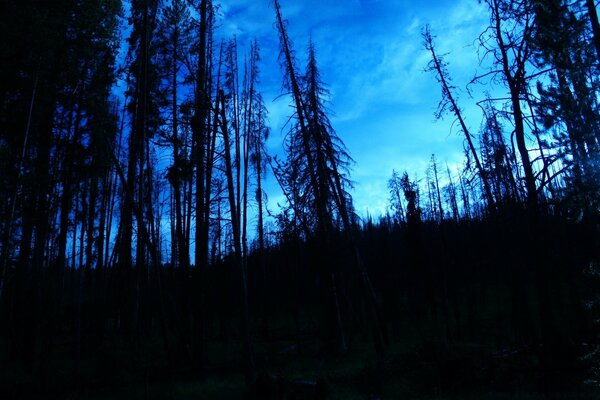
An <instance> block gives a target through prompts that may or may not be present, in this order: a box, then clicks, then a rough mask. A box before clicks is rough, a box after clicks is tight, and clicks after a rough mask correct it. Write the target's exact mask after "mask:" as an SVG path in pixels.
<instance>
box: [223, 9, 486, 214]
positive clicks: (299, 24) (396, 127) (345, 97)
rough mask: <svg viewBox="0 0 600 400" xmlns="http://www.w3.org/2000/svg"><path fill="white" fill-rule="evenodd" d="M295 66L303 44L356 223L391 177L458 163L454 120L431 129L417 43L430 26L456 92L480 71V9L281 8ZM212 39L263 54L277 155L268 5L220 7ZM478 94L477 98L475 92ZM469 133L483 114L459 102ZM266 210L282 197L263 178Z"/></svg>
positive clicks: (428, 81)
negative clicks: (323, 94)
mask: <svg viewBox="0 0 600 400" xmlns="http://www.w3.org/2000/svg"><path fill="white" fill-rule="evenodd" d="M281 7H282V12H283V14H284V17H285V18H286V19H287V20H288V21H289V34H290V36H291V38H292V40H293V43H294V49H295V50H296V53H297V56H298V61H299V65H301V66H302V65H303V64H304V54H305V49H306V45H307V42H308V40H309V38H310V37H311V36H312V39H313V41H314V42H315V44H316V49H317V58H318V63H319V66H320V69H321V77H322V79H323V81H324V82H325V83H327V84H328V87H329V90H330V92H331V99H330V104H329V107H330V109H331V110H332V115H331V120H332V124H333V126H334V128H335V129H336V131H337V133H338V135H339V136H340V137H341V138H342V140H343V141H344V142H345V144H346V146H347V148H348V150H349V152H350V154H351V155H352V157H353V158H354V160H355V162H356V164H355V166H354V168H353V171H352V175H351V178H352V180H353V181H354V182H355V189H354V190H353V191H352V194H353V198H354V203H355V207H356V209H357V211H358V212H359V214H360V215H362V216H364V215H366V213H367V212H369V213H370V214H374V215H378V214H382V213H384V212H385V210H386V206H387V198H388V193H387V186H386V185H387V180H388V179H389V177H390V176H391V174H392V170H393V169H395V170H397V171H404V170H407V171H408V172H409V173H410V175H411V176H415V175H418V176H423V175H424V173H425V169H426V168H427V164H428V162H429V159H430V157H431V154H432V153H435V154H436V157H437V158H438V160H439V161H440V162H441V163H448V164H449V165H450V167H451V169H454V168H458V167H460V165H461V164H462V162H463V159H464V157H463V154H464V152H463V137H462V132H460V131H459V130H458V129H457V128H456V127H452V123H453V120H454V118H453V117H452V116H451V115H448V116H446V118H444V119H443V120H441V121H436V120H435V118H434V111H435V109H436V107H437V104H438V102H439V100H440V97H441V94H440V93H441V92H440V88H439V86H438V84H437V82H436V81H435V77H434V75H433V74H432V73H428V72H424V69H425V67H426V65H427V62H428V61H429V55H428V54H427V52H426V51H425V50H424V48H423V45H422V40H421V30H422V28H423V26H425V25H426V24H429V25H430V26H431V30H432V32H433V34H434V35H436V36H437V40H436V44H437V49H438V51H439V52H440V53H449V54H448V55H447V61H449V62H450V65H449V71H450V73H451V75H452V77H453V80H454V84H455V85H456V86H457V87H458V88H459V89H461V88H464V87H465V85H466V83H468V82H469V81H470V80H471V78H473V76H474V75H475V74H476V72H477V71H478V70H482V68H479V67H478V58H477V50H476V47H475V40H476V39H477V36H478V35H479V34H480V33H481V32H482V31H483V29H484V28H485V26H486V22H487V16H486V12H485V8H484V6H482V5H481V4H479V2H478V1H476V0H458V1H439V0H438V1H435V0H422V1H418V2H415V1H408V0H406V1H405V0H348V1H338V0H320V1H317V0H306V1H298V0H295V1H291V0H281ZM221 14H222V15H221V17H220V25H221V26H220V28H219V31H220V33H219V36H221V35H223V37H230V36H231V35H233V34H235V35H236V37H237V38H238V42H239V47H240V51H241V52H242V51H246V49H247V48H248V43H249V41H250V40H251V39H253V38H257V39H258V41H259V44H260V46H261V56H262V60H261V64H260V67H261V85H260V89H261V91H262V93H263V96H264V99H265V102H266V105H267V108H268V109H269V113H270V125H271V127H272V135H271V139H270V141H269V143H268V148H269V151H270V153H271V154H282V152H283V148H282V141H283V135H284V133H285V131H282V128H283V125H284V123H285V121H286V120H287V119H288V117H289V115H290V114H291V113H292V110H291V108H290V107H289V105H290V100H289V98H287V97H285V96H284V97H279V96H280V94H281V82H282V72H281V69H280V67H279V63H278V59H277V56H278V52H279V50H278V49H279V45H278V36H277V31H276V29H275V26H274V19H275V15H274V9H273V6H272V4H271V2H270V1H268V0H264V1H257V0H232V1H227V2H223V4H222V6H221ZM481 89H483V88H481ZM458 94H459V101H460V104H461V107H462V108H463V109H464V112H465V115H466V119H467V123H468V125H469V126H470V128H471V129H472V130H473V131H474V132H476V131H477V130H478V128H479V126H480V121H481V113H480V111H479V109H478V108H477V106H475V101H477V100H480V99H481V98H482V97H483V95H482V94H481V93H475V95H474V96H475V99H471V98H469V96H468V95H467V93H466V92H465V91H464V90H463V91H461V92H459V93H458ZM266 190H267V192H268V195H269V207H270V209H271V210H273V211H277V207H276V203H277V202H282V201H283V197H282V195H281V193H280V191H279V190H278V188H277V185H276V183H275V180H274V179H273V178H272V177H270V178H269V179H268V182H267V186H266Z"/></svg>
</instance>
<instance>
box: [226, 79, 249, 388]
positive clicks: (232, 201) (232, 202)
mask: <svg viewBox="0 0 600 400" xmlns="http://www.w3.org/2000/svg"><path fill="white" fill-rule="evenodd" d="M219 100H220V101H221V132H222V134H223V140H224V142H225V174H226V177H227V193H228V197H229V208H230V214H231V226H232V230H233V242H234V243H233V245H234V251H235V262H236V264H237V267H238V269H239V270H240V274H241V282H242V288H241V289H242V322H243V325H242V330H243V335H244V360H245V368H244V370H245V377H246V384H250V383H252V382H254V355H253V350H252V339H251V335H250V314H249V310H248V283H247V276H246V270H245V265H244V260H243V255H242V244H241V235H240V225H239V220H238V213H237V210H236V198H235V193H234V181H233V167H232V164H231V163H232V160H231V143H230V138H229V130H228V126H227V125H228V124H227V115H226V113H225V110H226V109H225V94H224V93H223V91H222V90H220V91H219V94H218V98H217V101H219Z"/></svg>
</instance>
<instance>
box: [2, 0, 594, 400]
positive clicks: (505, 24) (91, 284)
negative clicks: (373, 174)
mask: <svg viewBox="0 0 600 400" xmlns="http://www.w3.org/2000/svg"><path fill="white" fill-rule="evenodd" d="M473 2H474V3H477V2H476V1H475V0H473ZM224 3H227V2H225V1H224ZM268 3H270V4H269V10H270V11H271V20H269V21H265V22H261V23H264V24H267V25H268V24H271V25H272V40H273V41H274V42H276V43H278V46H279V59H278V62H279V66H280V69H279V78H278V79H279V80H280V82H281V96H284V97H285V99H286V100H287V101H289V107H288V108H287V110H289V115H288V118H289V119H288V122H287V124H286V125H285V132H282V134H281V138H282V141H281V143H280V146H281V148H282V149H283V150H282V152H281V153H279V154H269V147H268V146H267V145H266V143H267V141H268V140H272V137H273V136H272V135H279V132H272V125H271V123H270V121H269V105H270V101H271V99H267V98H265V97H264V96H263V94H262V93H261V72H262V71H261V63H262V62H263V60H262V58H261V43H259V42H258V40H253V41H252V42H251V43H250V45H249V46H248V48H244V47H245V46H240V45H238V40H237V38H236V37H235V36H233V37H229V38H224V37H223V34H222V32H221V31H220V30H222V29H223V19H224V18H225V17H224V16H223V15H224V14H223V13H222V12H221V5H220V4H218V3H217V2H216V1H211V0H102V1H99V0H47V1H45V0H2V1H0V55H1V62H0V171H1V173H0V398H2V399H28V398H43V399H45V398H57V399H191V398H194V399H246V400H252V399H266V400H269V399H273V400H275V399H277V400H283V399H289V400H293V399H417V400H419V399H484V400H485V399H530V400H535V399H538V398H539V399H542V398H544V399H548V398H550V399H592V398H597V397H596V396H598V395H599V394H600V330H599V326H598V324H599V323H600V152H599V150H600V74H599V72H600V23H599V19H598V14H597V4H596V3H597V2H595V1H594V0H569V1H567V0H479V3H478V4H480V5H481V4H483V5H484V6H485V9H486V13H487V17H488V18H489V25H488V27H487V28H486V29H485V30H484V31H483V32H481V34H480V35H479V37H474V38H472V40H473V41H474V43H475V44H476V49H477V50H476V51H477V52H478V54H479V57H480V59H481V60H482V66H485V68H481V69H480V73H479V75H477V76H475V77H474V78H473V80H472V81H471V82H458V81H453V79H452V78H453V77H452V76H451V73H450V69H449V65H450V64H451V63H452V61H453V59H452V54H446V53H444V51H445V50H444V49H443V48H441V47H438V43H440V44H441V43H444V42H443V41H439V39H440V38H438V37H436V35H435V32H436V28H437V27H436V26H428V25H425V26H423V27H422V30H421V35H420V37H418V38H416V40H419V41H420V42H421V46H422V49H424V51H426V53H427V55H428V61H429V62H428V64H427V67H426V73H427V74H429V76H432V77H434V78H435V79H436V81H437V84H438V89H439V93H438V94H439V97H438V99H439V103H438V104H437V110H436V111H435V117H436V118H438V119H441V118H442V117H444V120H443V122H442V124H445V125H447V126H450V125H452V127H453V129H454V131H455V132H458V134H459V135H461V138H462V140H463V143H464V162H463V164H462V167H461V168H460V169H459V170H456V169H451V168H450V167H448V165H445V164H444V163H443V160H442V161H440V160H439V159H438V157H436V155H432V156H431V158H430V160H429V161H428V167H427V169H426V171H422V176H423V178H422V179H417V178H413V177H412V173H409V172H400V171H395V170H394V171H389V176H390V178H389V180H388V182H387V187H388V189H389V200H388V210H387V212H386V213H384V214H382V215H376V216H372V215H362V214H361V213H359V212H358V211H357V210H356V208H355V206H354V203H353V198H352V194H353V193H354V190H358V189H355V188H354V186H353V181H352V171H353V169H354V168H358V167H359V166H357V165H356V164H355V162H354V161H353V158H352V154H350V151H349V150H348V148H347V147H346V146H345V144H344V132H337V131H336V130H335V128H334V126H333V123H332V113H331V109H330V106H331V105H330V103H329V99H330V93H329V89H328V86H327V83H326V82H324V81H323V80H322V75H321V73H320V71H321V70H320V64H319V62H318V55H319V53H318V51H317V49H318V46H319V43H317V42H313V41H312V39H311V41H310V42H309V43H308V44H307V45H305V44H304V43H295V42H294V37H292V35H291V34H290V29H289V26H291V25H294V24H296V23H299V21H295V20H293V19H290V21H288V20H286V7H289V8H291V7H292V6H293V4H292V3H293V2H291V1H285V0H281V1H278V0H273V1H269V2H268ZM280 3H282V4H280ZM340 4H341V3H340ZM340 7H341V5H340ZM440 46H441V45H440ZM472 85H482V86H483V87H491V86H494V87H495V88H499V89H498V90H496V91H489V92H487V94H486V96H485V97H484V98H474V97H473V98H469V97H467V96H462V97H459V93H461V90H462V88H463V87H469V86H472ZM497 93H500V95H498V96H496V94H497ZM358 101H360V99H359V100H358ZM467 102H469V103H472V104H476V106H478V107H479V109H480V116H481V123H480V125H479V128H476V129H474V128H473V127H472V125H469V123H468V122H467V121H466V116H465V111H464V110H465V108H464V107H465V104H466V103H467ZM435 106H436V104H432V107H434V108H435ZM369 134H370V135H372V136H373V140H377V132H371V133H369ZM407 168H408V167H407ZM267 177H269V178H273V179H275V181H276V182H277V185H278V187H279V189H278V190H280V192H281V193H282V198H284V199H285V200H284V201H282V202H278V203H277V204H274V203H273V202H270V201H269V198H268V196H267V195H266V190H265V187H264V186H265V180H266V179H267Z"/></svg>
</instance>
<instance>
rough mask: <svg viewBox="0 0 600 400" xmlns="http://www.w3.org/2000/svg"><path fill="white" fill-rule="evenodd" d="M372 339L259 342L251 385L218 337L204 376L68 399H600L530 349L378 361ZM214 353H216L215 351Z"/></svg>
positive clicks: (430, 350)
mask: <svg viewBox="0 0 600 400" xmlns="http://www.w3.org/2000/svg"><path fill="white" fill-rule="evenodd" d="M367 339H368V338H367V337H364V338H362V340H356V341H355V342H354V343H352V346H351V350H350V351H349V352H347V353H346V354H327V355H324V354H322V352H320V351H319V348H318V345H317V343H316V342H315V341H314V340H313V341H306V342H302V343H300V344H299V343H298V342H297V341H291V340H280V341H277V340H274V341H268V342H262V343H257V344H256V363H257V365H259V366H260V372H258V377H259V378H258V382H259V383H257V384H256V385H255V386H254V387H253V388H252V390H250V391H248V390H247V389H246V386H245V382H244V375H243V374H242V372H241V370H240V365H242V364H241V359H240V354H241V343H238V344H235V342H231V341H230V342H229V343H213V346H211V348H212V349H211V351H214V352H218V353H219V354H220V357H222V358H221V360H223V361H225V360H227V362H224V363H221V364H218V365H216V364H215V365H212V366H211V365H207V366H206V368H205V370H204V372H203V374H202V376H201V377H196V376H186V375H185V374H173V376H171V377H169V378H165V377H161V378H160V379H155V378H152V377H150V376H147V377H146V379H145V381H144V382H140V381H138V382H137V383H126V384H123V385H120V386H112V387H110V386H107V387H106V388H101V387H96V388H95V389H94V390H93V391H86V390H83V391H78V392H77V393H73V394H72V395H71V396H70V397H69V398H70V399H80V398H86V399H93V400H100V399H115V400H116V399H140V400H142V399H224V400H229V399H231V400H234V399H235V400H242V399H243V400H255V399H256V400H258V399H261V400H271V399H273V400H275V399H277V400H283V399H286V400H304V399H306V400H308V399H323V400H324V399H330V400H337V399H339V400H342V399H345V400H353V399H368V400H375V399H415V400H421V399H422V400H425V399H431V400H434V399H437V400H445V399H448V400H450V399H454V400H462V399H482V400H509V399H518V400H538V399H540V400H541V399H546V400H548V399H550V400H567V399H569V400H570V399H580V400H587V399H590V400H591V399H596V398H600V396H599V393H598V392H595V391H594V390H593V388H591V387H589V386H587V385H585V384H584V383H583V381H584V377H585V373H586V371H584V370H581V369H580V368H579V367H576V366H569V365H565V366H564V368H562V367H561V368H558V369H557V370H555V371H546V372H545V373H544V372H543V371H542V368H541V367H540V366H539V363H538V361H537V360H536V356H535V355H534V354H533V353H532V352H531V351H530V350H529V349H505V350H503V351H500V352H499V351H497V349H492V348H489V347H486V346H481V345H474V344H468V343H453V344H447V343H422V344H416V345H415V344H412V345H411V344H407V343H402V344H400V343H398V344H394V345H391V346H390V347H389V348H388V351H387V355H386V357H385V360H384V362H383V365H379V364H378V363H377V360H376V357H375V355H374V351H373V349H372V347H371V344H370V342H369V341H368V340H367ZM215 355H216V353H215Z"/></svg>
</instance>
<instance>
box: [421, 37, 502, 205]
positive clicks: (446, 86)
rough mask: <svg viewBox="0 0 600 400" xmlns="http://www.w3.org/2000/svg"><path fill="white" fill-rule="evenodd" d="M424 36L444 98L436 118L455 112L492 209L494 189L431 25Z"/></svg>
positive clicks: (439, 105) (431, 68) (429, 66)
mask: <svg viewBox="0 0 600 400" xmlns="http://www.w3.org/2000/svg"><path fill="white" fill-rule="evenodd" d="M422 36H423V40H424V44H425V49H426V50H427V51H429V52H430V53H431V61H430V62H429V65H428V67H427V70H428V71H432V72H434V73H435V74H436V79H437V81H438V83H439V84H440V86H441V88H442V100H441V101H440V103H439V104H438V109H437V111H436V118H438V119H439V118H441V117H442V116H443V115H444V113H445V112H446V111H448V110H449V111H450V112H451V113H452V114H454V116H455V118H456V119H457V120H458V122H459V124H460V128H461V130H462V131H463V133H464V135H465V139H466V141H467V145H468V148H469V152H470V155H471V156H472V157H473V160H475V166H476V168H477V171H478V173H479V178H480V179H481V183H482V184H483V189H484V193H485V196H486V200H487V202H488V207H489V208H490V209H494V198H493V196H492V191H491V188H490V184H489V181H488V177H487V176H486V174H485V171H484V170H483V167H482V165H481V161H480V160H479V155H478V153H477V150H476V149H475V145H474V143H473V136H472V135H471V133H470V131H469V129H468V128H467V124H466V122H465V120H464V118H463V116H462V112H461V110H460V108H459V107H458V103H457V101H456V99H455V96H454V94H453V91H454V89H455V88H454V86H452V84H451V79H450V75H449V74H448V71H447V69H446V66H447V64H446V63H445V62H444V59H443V57H442V56H439V55H438V54H437V53H436V51H435V47H434V43H433V36H432V35H431V31H430V30H429V27H425V29H424V30H423V34H422Z"/></svg>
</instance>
